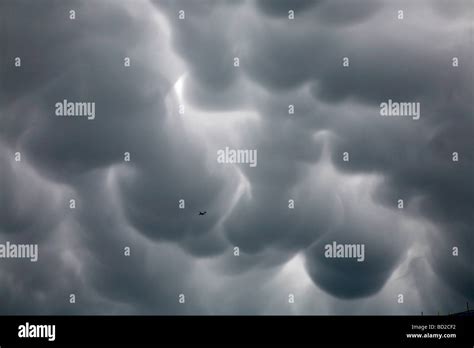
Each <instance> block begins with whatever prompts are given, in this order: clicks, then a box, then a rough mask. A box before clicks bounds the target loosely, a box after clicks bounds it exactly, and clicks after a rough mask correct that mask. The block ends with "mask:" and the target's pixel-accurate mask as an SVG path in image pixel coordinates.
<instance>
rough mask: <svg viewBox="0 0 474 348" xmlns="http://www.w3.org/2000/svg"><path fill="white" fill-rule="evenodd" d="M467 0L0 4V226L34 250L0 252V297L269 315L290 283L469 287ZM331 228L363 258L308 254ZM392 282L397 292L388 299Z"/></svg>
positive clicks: (332, 290)
mask: <svg viewBox="0 0 474 348" xmlns="http://www.w3.org/2000/svg"><path fill="white" fill-rule="evenodd" d="M467 7H468V4H467V2H464V1H462V0H456V1H454V2H453V5H452V6H449V8H446V6H445V4H444V3H441V2H432V3H430V2H427V1H420V2H417V3H413V2H408V1H397V2H395V3H394V2H388V1H382V2H379V1H377V2H375V1H372V0H365V1H358V2H357V4H355V3H352V2H350V1H343V0H337V1H306V0H301V1H291V2H290V1H276V0H275V1H273V0H272V1H263V0H260V1H199V2H195V1H153V2H147V1H144V2H143V3H140V4H136V5H135V4H134V5H132V4H131V2H127V1H118V2H117V1H115V2H112V1H110V2H109V1H105V2H104V1H100V2H99V1H92V2H84V1H72V2H67V3H65V2H60V1H53V0H50V6H44V4H38V3H36V2H33V1H15V2H6V3H3V4H2V10H1V13H0V19H1V23H2V24H1V26H0V38H1V39H2V42H4V43H5V45H4V50H3V52H2V56H1V57H0V58H1V65H2V66H1V68H0V75H1V76H0V112H1V118H0V144H1V145H0V161H1V166H0V175H1V176H0V178H1V183H2V185H1V192H0V193H1V195H0V208H1V209H0V237H1V240H7V239H17V240H19V241H30V242H38V243H39V245H40V252H41V254H40V255H41V256H40V261H39V262H38V263H37V264H33V263H32V264H30V263H29V262H28V263H21V262H20V263H19V262H17V261H13V260H6V261H1V262H2V267H1V268H0V280H3V281H2V282H1V283H2V284H3V285H2V286H0V295H1V298H2V299H5V301H4V302H2V303H5V306H2V311H3V312H4V313H42V314H46V313H55V314H62V313H118V314H121V313H131V314H148V313H150V314H151V313H162V314H174V313H177V314H185V313H201V314H203V313H223V314H233V313H234V314H237V313H239V314H255V313H287V312H288V311H289V308H288V307H287V306H286V305H287V303H286V302H287V293H288V292H289V291H297V290H300V291H301V292H302V293H303V292H304V293H305V294H306V295H302V297H304V300H302V302H303V303H308V306H306V307H304V306H303V305H302V306H301V307H296V308H297V309H294V310H295V311H296V312H298V313H308V308H311V311H312V312H310V313H312V314H314V313H321V312H322V313H328V314H332V313H337V314H342V313H344V314H351V313H357V310H355V309H354V308H352V307H348V306H347V303H346V302H345V301H341V300H340V299H345V300H346V299H360V298H364V301H366V302H365V303H366V307H364V311H366V312H365V313H385V312H384V311H385V309H386V312H387V313H397V314H400V313H410V314H411V313H412V312H411V311H416V312H418V308H417V307H423V308H427V309H426V310H425V311H428V310H430V309H431V310H434V308H435V307H436V306H438V307H442V308H443V310H445V311H456V310H458V309H459V308H458V307H457V306H458V303H457V302H459V301H461V302H462V303H464V300H466V299H471V300H472V296H473V294H474V291H473V282H472V279H474V278H473V273H474V269H473V267H472V265H473V264H474V262H473V259H472V257H473V256H472V253H469V248H472V246H473V245H474V243H473V240H472V233H471V232H472V228H471V226H472V225H473V221H472V209H473V208H474V207H473V204H474V203H473V197H474V186H473V185H472V180H471V177H472V173H473V172H474V168H473V157H472V148H474V146H473V145H474V144H473V141H472V133H473V131H474V122H473V119H472V111H473V104H472V100H471V99H472V92H473V91H472V89H473V83H472V74H473V67H472V64H469V62H470V59H471V60H472V48H470V46H469V40H470V37H469V31H468V30H467V29H468V28H469V21H470V20H471V19H472V18H471V16H470V15H469V13H468V11H465V9H466V8H467ZM70 9H74V10H75V11H76V16H77V18H76V20H73V21H72V20H69V19H68V12H69V10H70ZM289 9H293V10H295V13H296V17H295V20H289V19H288V17H287V14H288V10H289ZM399 9H403V10H404V11H405V15H406V18H405V19H404V20H403V21H400V20H398V19H397V11H398V10H399ZM180 10H184V11H185V12H186V19H185V20H180V19H179V18H178V11H180ZM446 28H449V30H448V29H446ZM433 42H434V43H436V44H431V43H433ZM16 56H20V57H21V58H22V67H21V68H20V69H18V68H15V67H14V66H13V59H14V57H16ZM124 57H130V58H131V61H132V66H131V67H129V68H125V67H124V66H123V59H124ZM234 57H239V59H240V67H234V66H233V59H234ZM343 57H349V58H350V67H349V68H343V67H342V58H343ZM453 57H458V58H459V62H460V65H459V67H457V68H453V67H452V66H451V61H452V58H453ZM180 84H181V87H182V88H183V90H182V93H181V91H179V89H180V87H179V85H180ZM63 99H68V100H71V101H75V100H81V101H93V102H95V103H96V118H95V120H93V121H88V120H85V119H68V118H58V117H55V116H54V104H55V103H56V102H58V101H62V100H63ZM387 99H393V100H401V101H407V102H411V101H418V102H420V103H421V110H422V111H421V117H420V120H418V121H414V120H411V119H406V118H403V119H402V118H382V117H380V115H379V104H380V103H381V102H383V101H386V100H387ZM180 103H184V104H185V107H186V113H185V115H181V114H179V112H178V104H180ZM290 104H292V105H294V106H295V114H294V115H289V114H288V105H290ZM226 146H230V147H234V148H243V149H257V150H258V165H257V167H255V168H251V167H249V166H247V165H240V166H232V165H219V164H218V163H216V158H215V156H216V151H217V150H218V149H222V148H224V147H226ZM16 151H20V152H21V153H22V162H15V161H14V160H13V154H14V153H15V152H16ZM345 151H348V152H349V153H350V156H351V157H350V162H349V163H347V162H344V161H342V153H343V152H345ZM454 151H456V152H459V154H460V161H459V162H457V163H455V162H453V161H452V160H451V156H452V152H454ZM124 152H130V154H131V159H132V160H131V162H129V163H128V162H124V161H123V154H124ZM70 198H75V199H76V200H77V208H76V209H75V210H71V209H69V208H68V202H69V199H70ZM400 198H403V199H404V201H405V208H404V209H403V210H398V209H397V205H396V204H397V200H398V199H400ZM180 199H184V200H185V205H186V208H185V209H179V208H178V201H179V200H180ZM290 199H293V200H294V201H295V209H289V208H288V204H289V200H290ZM201 210H206V211H207V212H208V213H207V215H206V216H205V217H201V216H198V215H197V212H198V211H201ZM332 241H338V242H340V243H364V244H365V250H366V256H365V257H366V260H365V261H364V262H361V263H357V262H354V260H333V259H327V258H325V257H324V254H323V248H324V245H325V244H326V243H330V242H332ZM125 246H130V247H131V250H132V251H131V256H130V257H126V256H124V255H123V249H124V247H125ZM236 246H237V247H239V248H240V256H238V257H237V256H234V255H233V250H234V249H233V248H234V247H236ZM453 246H459V247H460V254H459V256H456V257H454V256H452V247H453ZM301 260H304V261H301ZM300 261H301V262H300ZM54 265H60V266H58V267H56V266H54ZM409 265H411V266H413V267H411V268H410V269H409V271H406V272H405V268H409V267H408V266H409ZM51 269H54V273H53V272H51ZM293 273H296V274H298V276H297V277H296V276H295V277H296V278H291V277H292V274H293ZM399 273H404V274H402V275H399ZM25 274H27V275H28V276H24V275H25ZM57 279H61V280H60V281H59V282H58V281H57ZM288 279H292V280H293V281H291V282H290V281H288ZM420 279H423V281H420ZM306 282H307V283H306ZM249 284H250V285H249ZM305 284H310V286H311V287H310V289H311V290H307V289H306V288H305V286H306V285H305ZM427 284H429V285H430V286H431V288H427ZM292 286H294V287H298V288H297V289H296V290H295V289H292V288H291V287H292ZM413 287H414V288H415V289H416V290H410V289H412V288H413ZM305 289H306V290H305ZM400 291H402V292H406V294H407V301H408V303H410V304H411V305H412V306H411V308H401V307H396V305H395V304H394V306H392V305H391V303H392V302H391V301H393V297H394V296H396V294H397V293H398V292H400ZM411 291H413V292H411ZM71 292H75V293H77V295H78V302H79V303H80V305H77V306H75V305H72V304H69V303H68V296H69V294H70V293H71ZM416 292H418V293H425V294H426V295H424V296H420V297H417V295H416ZM437 292H438V293H439V294H443V297H442V298H443V299H445V300H443V301H440V302H438V303H435V297H436V295H435V294H436V293H437ZM179 293H185V294H186V297H187V303H186V305H181V304H179V303H178V301H177V296H178V294H179ZM25 298H26V299H27V300H23V299H25ZM299 298H301V297H299ZM58 299H59V300H58ZM314 299H322V300H321V301H314ZM438 300H439V299H438ZM285 301H286V302H285ZM441 302H442V303H441ZM309 304H311V305H310V306H309ZM363 314H364V313H363Z"/></svg>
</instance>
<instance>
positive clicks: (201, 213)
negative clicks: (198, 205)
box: [199, 211, 207, 215]
mask: <svg viewBox="0 0 474 348" xmlns="http://www.w3.org/2000/svg"><path fill="white" fill-rule="evenodd" d="M206 214H207V211H205V212H202V211H200V212H199V215H206Z"/></svg>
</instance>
